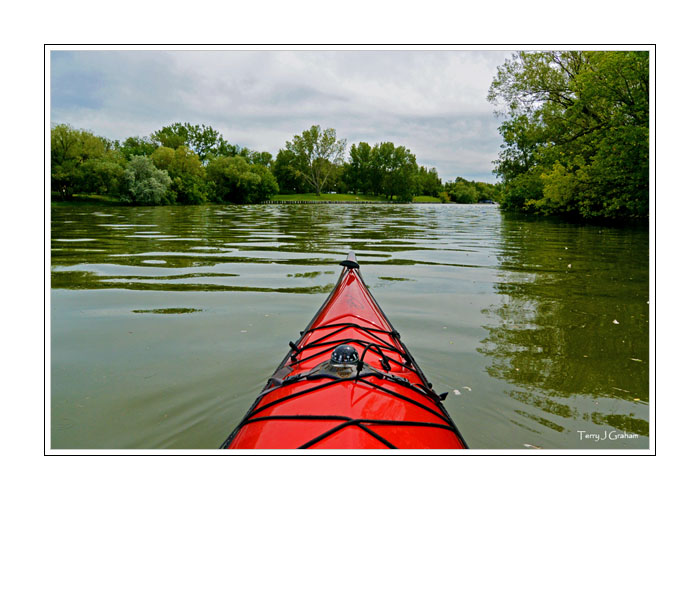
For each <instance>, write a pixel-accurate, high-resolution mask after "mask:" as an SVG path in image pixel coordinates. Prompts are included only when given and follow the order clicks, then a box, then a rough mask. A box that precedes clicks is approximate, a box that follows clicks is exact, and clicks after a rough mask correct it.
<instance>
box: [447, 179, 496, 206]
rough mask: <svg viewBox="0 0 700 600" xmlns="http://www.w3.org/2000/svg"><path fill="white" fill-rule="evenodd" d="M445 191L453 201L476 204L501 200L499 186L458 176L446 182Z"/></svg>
mask: <svg viewBox="0 0 700 600" xmlns="http://www.w3.org/2000/svg"><path fill="white" fill-rule="evenodd" d="M445 193H446V194H447V196H448V198H449V200H450V201H451V202H457V203H459V204H475V203H477V202H499V201H500V194H499V192H498V186H496V185H494V184H491V183H484V182H482V181H467V180H466V179H464V178H462V177H457V179H455V181H448V182H447V183H446V184H445Z"/></svg>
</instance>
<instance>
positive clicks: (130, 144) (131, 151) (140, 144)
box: [118, 136, 158, 160]
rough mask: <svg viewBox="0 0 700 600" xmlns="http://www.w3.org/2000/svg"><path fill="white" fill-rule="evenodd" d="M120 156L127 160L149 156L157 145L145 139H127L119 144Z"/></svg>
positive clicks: (134, 137)
mask: <svg viewBox="0 0 700 600" xmlns="http://www.w3.org/2000/svg"><path fill="white" fill-rule="evenodd" d="M118 148H119V151H120V152H121V154H122V156H123V157H124V158H125V159H126V160H129V159H130V158H131V157H132V156H137V155H143V156H150V155H151V154H153V152H155V150H156V148H158V144H157V143H156V142H154V141H152V140H151V139H149V138H147V137H136V136H132V137H128V138H126V139H125V140H124V141H123V142H122V143H121V144H119V147H118Z"/></svg>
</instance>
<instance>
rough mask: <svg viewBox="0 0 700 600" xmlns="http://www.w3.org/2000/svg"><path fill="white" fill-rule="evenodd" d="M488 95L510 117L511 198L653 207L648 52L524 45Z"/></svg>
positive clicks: (612, 212) (569, 206) (507, 180)
mask: <svg viewBox="0 0 700 600" xmlns="http://www.w3.org/2000/svg"><path fill="white" fill-rule="evenodd" d="M488 98H489V100H490V101H492V102H494V103H496V104H498V103H500V105H501V106H502V107H503V110H502V112H503V114H504V115H505V116H507V117H508V118H507V120H506V121H504V123H503V124H502V126H501V127H500V128H499V130H500V132H501V135H502V136H503V145H502V146H501V149H502V150H501V152H500V154H499V158H498V160H497V161H496V169H495V172H496V173H497V174H498V175H499V177H500V178H501V180H502V181H503V184H504V190H503V201H504V205H505V206H507V207H509V208H515V209H519V210H526V211H532V212H539V213H544V214H560V215H568V216H571V217H575V218H584V219H592V218H600V217H603V218H625V219H632V218H638V217H647V216H648V211H649V186H648V174H649V54H648V53H647V52H590V51H585V52H581V51H569V52H553V51H551V52H519V53H517V54H515V55H514V56H513V57H512V59H510V60H507V61H506V63H505V64H504V65H502V66H501V67H499V69H498V74H497V75H496V77H495V78H494V80H493V82H492V84H491V88H490V90H489V95H488Z"/></svg>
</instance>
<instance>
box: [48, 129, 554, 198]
mask: <svg viewBox="0 0 700 600" xmlns="http://www.w3.org/2000/svg"><path fill="white" fill-rule="evenodd" d="M344 149H345V140H337V138H336V134H335V131H334V130H333V129H326V130H321V128H320V127H319V126H318V125H314V126H313V127H311V128H310V129H309V130H308V131H305V132H303V133H302V134H301V135H298V136H295V137H294V140H293V141H292V142H287V143H286V147H285V148H282V149H280V150H279V152H278V153H277V156H276V157H275V158H274V159H273V156H272V154H270V153H269V152H264V151H255V150H251V149H250V148H246V147H244V146H239V145H236V144H232V143H230V142H228V141H226V140H225V139H223V137H222V136H221V135H220V134H219V133H218V132H216V131H215V130H214V129H212V128H211V127H208V126H204V125H190V124H189V123H173V124H171V125H168V126H166V127H162V128H161V129H159V130H158V131H156V132H154V133H153V134H152V135H151V136H150V137H138V136H131V137H127V138H126V139H125V140H124V141H123V142H119V141H112V140H108V139H105V138H101V137H98V136H96V135H94V134H93V133H91V132H89V131H83V130H78V129H74V128H72V127H70V126H69V125H65V124H62V125H56V126H54V127H53V128H52V131H51V183H52V190H53V192H54V193H55V194H56V195H58V196H60V197H61V198H62V199H69V198H70V197H71V196H73V195H75V194H79V195H80V197H82V198H89V197H96V196H100V197H111V198H113V199H114V200H117V199H118V198H122V199H123V200H125V201H127V202H129V203H139V204H141V203H143V204H201V203H204V202H210V201H211V202H222V203H223V202H233V203H249V202H262V201H265V200H268V199H270V198H271V197H272V196H274V195H276V194H278V193H282V194H294V195H300V194H307V193H312V192H313V193H315V194H316V195H317V196H318V197H320V193H321V192H322V191H323V190H328V191H332V192H333V194H332V196H333V199H334V200H338V199H339V198H341V197H343V198H345V197H347V198H351V199H355V198H363V199H367V198H368V197H373V198H377V197H381V196H383V197H384V198H385V199H387V200H389V201H393V202H410V201H411V200H412V199H413V198H415V197H421V199H422V201H431V200H430V199H433V198H435V199H439V200H440V201H442V202H446V201H449V200H450V199H451V200H452V201H457V202H466V201H474V200H473V198H471V196H470V195H469V194H470V193H471V192H463V189H462V188H464V187H465V185H467V184H466V183H464V184H463V182H465V180H462V179H461V178H459V177H458V178H457V182H456V184H455V183H448V184H446V186H445V189H448V190H450V192H449V195H448V194H446V193H445V191H444V189H443V185H442V182H441V180H440V177H439V176H438V173H437V171H436V170H435V169H428V168H426V167H423V166H418V164H417V161H416V157H415V155H413V153H412V152H411V151H410V150H408V149H407V148H405V147H404V146H396V145H395V144H394V143H393V142H381V143H378V144H375V145H374V146H370V144H369V143H367V142H359V143H358V144H357V145H355V144H353V145H352V147H351V148H350V156H349V160H348V162H343V156H344ZM135 159H138V160H135ZM164 174H165V175H167V178H166V177H163V175H164ZM455 185H456V187H455ZM469 185H470V186H471V185H473V186H475V187H476V189H477V192H478V198H481V197H483V196H484V195H486V196H488V197H489V198H491V197H493V192H492V191H488V193H486V194H484V193H482V192H481V188H480V186H487V184H481V183H476V182H469ZM548 185H549V187H550V188H551V189H552V190H555V189H556V188H558V187H561V185H562V184H560V183H559V182H558V181H557V180H555V179H553V178H552V179H551V180H550V181H549V182H548ZM163 186H165V191H163V189H162V188H163ZM487 187H488V186H487ZM489 190H490V188H489ZM552 193H556V192H555V191H553V192H552ZM465 198H466V199H465Z"/></svg>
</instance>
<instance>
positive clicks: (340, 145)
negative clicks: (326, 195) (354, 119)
mask: <svg viewBox="0 0 700 600" xmlns="http://www.w3.org/2000/svg"><path fill="white" fill-rule="evenodd" d="M345 144H346V142H345V140H338V139H336V133H335V129H331V128H329V129H324V130H321V127H320V126H319V125H313V126H312V127H311V128H310V129H308V130H306V131H303V132H302V133H301V135H295V136H294V138H293V139H292V141H290V142H286V144H285V147H286V149H287V150H288V151H289V152H291V153H292V155H291V157H292V165H293V167H294V168H295V170H296V172H297V174H298V175H300V176H301V177H303V178H304V179H305V180H306V181H308V183H309V184H310V185H311V187H312V189H313V190H314V191H315V192H316V195H317V196H320V195H321V192H322V191H323V189H324V186H325V185H326V182H327V181H328V177H329V176H330V175H331V173H332V171H333V166H334V165H339V164H341V163H342V161H343V157H344V155H345Z"/></svg>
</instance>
